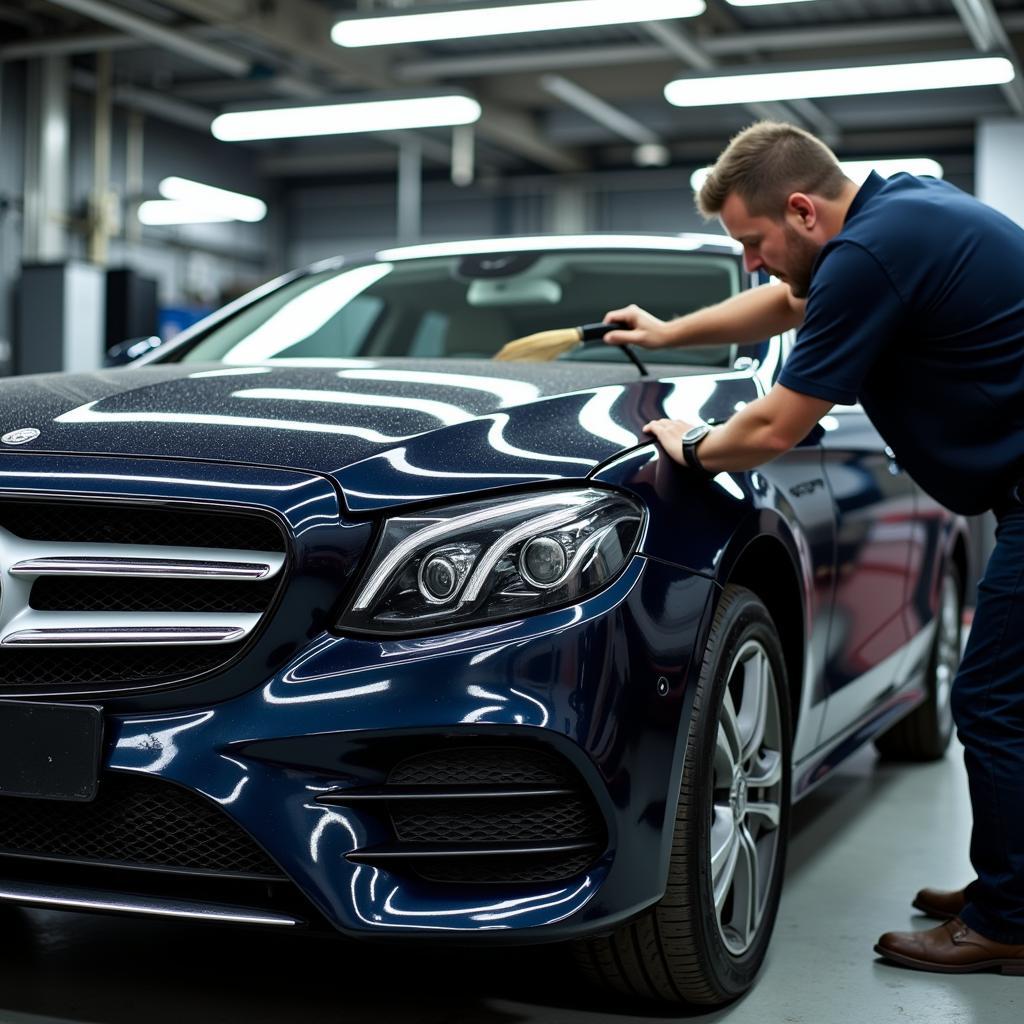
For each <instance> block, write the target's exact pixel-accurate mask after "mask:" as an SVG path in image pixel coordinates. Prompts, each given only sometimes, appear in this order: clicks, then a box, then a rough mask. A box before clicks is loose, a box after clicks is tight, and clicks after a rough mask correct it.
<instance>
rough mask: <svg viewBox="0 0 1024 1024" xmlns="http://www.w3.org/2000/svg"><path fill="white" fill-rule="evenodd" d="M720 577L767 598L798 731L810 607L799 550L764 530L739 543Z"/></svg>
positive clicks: (727, 582)
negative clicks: (780, 648) (798, 555)
mask: <svg viewBox="0 0 1024 1024" xmlns="http://www.w3.org/2000/svg"><path fill="white" fill-rule="evenodd" d="M731 554H732V557H731V558H729V559H728V564H727V566H726V567H725V571H724V572H723V573H722V575H721V577H720V582H721V583H722V585H723V586H724V585H726V584H729V583H732V584H735V585H737V586H741V587H746V588H747V589H748V590H751V591H753V592H754V593H755V594H757V596H758V597H759V598H760V599H761V600H762V601H763V602H764V604H765V607H766V608H767V609H768V611H769V613H770V614H771V616H772V620H773V621H774V622H775V628H776V629H777V630H778V633H779V641H780V643H781V644H782V651H783V656H784V657H785V659H786V675H787V677H788V682H789V697H790V709H791V710H790V713H791V715H792V719H793V721H792V725H793V730H794V733H795V731H796V726H797V720H798V718H799V713H800V707H801V703H800V700H801V696H802V691H803V678H804V665H805V661H806V630H805V614H804V609H805V607H806V603H805V597H804V586H803V583H802V582H801V573H800V572H799V570H798V568H797V563H796V562H795V561H794V558H795V554H794V553H793V552H792V551H791V550H790V549H789V547H788V546H787V544H786V543H785V542H784V541H783V540H782V539H781V538H780V537H779V536H778V535H776V534H772V533H760V534H758V535H756V536H754V537H751V538H749V539H746V540H745V541H744V542H741V543H740V544H738V545H736V546H735V548H734V549H733V550H732V552H731Z"/></svg>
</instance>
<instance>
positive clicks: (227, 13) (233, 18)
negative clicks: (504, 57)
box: [75, 0, 586, 171]
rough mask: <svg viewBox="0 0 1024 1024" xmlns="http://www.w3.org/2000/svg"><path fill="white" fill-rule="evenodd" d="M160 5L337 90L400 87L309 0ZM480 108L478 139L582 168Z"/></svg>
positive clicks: (521, 119)
mask: <svg viewBox="0 0 1024 1024" xmlns="http://www.w3.org/2000/svg"><path fill="white" fill-rule="evenodd" d="M75 2H81V0H75ZM92 2H94V0H92ZM163 2H164V3H167V4H168V5H169V6H171V7H173V8H175V9H177V10H179V11H182V12H184V13H187V14H190V15H192V16H193V17H196V18H199V19H200V20H202V21H205V22H208V23H211V24H222V25H228V24H230V27H231V29H232V31H234V32H236V33H241V34H244V35H247V36H250V37H252V38H254V39H258V40H259V41H260V42H261V43H264V44H267V45H269V46H272V47H273V48H275V49H276V50H278V51H284V52H285V53H287V54H289V55H291V56H294V57H300V58H302V59H303V60H306V61H308V62H309V63H310V64H311V65H312V66H313V67H316V68H319V69H321V71H323V72H326V73H327V74H328V75H329V76H330V77H331V78H333V79H334V81H335V83H336V84H338V85H341V86H347V87H351V86H352V85H353V84H359V85H362V86H366V87H369V88H376V89H400V88H401V87H402V82H401V81H399V80H398V79H397V78H395V76H394V75H393V74H392V72H391V69H390V67H389V66H388V65H387V64H385V63H384V61H383V59H382V57H380V56H379V55H378V54H371V53H359V54H355V53H353V52H352V51H351V50H344V49H342V48H341V47H339V46H336V45H335V44H334V43H332V42H331V38H330V31H331V27H332V25H333V23H334V15H333V14H332V12H331V10H330V9H329V8H328V7H326V6H324V5H322V4H319V3H316V2H314V0H267V2H264V3H262V4H260V5H259V6H256V7H253V6H252V5H251V4H248V3H245V2H244V0H163ZM243 15H244V16H243ZM482 103H483V108H484V114H483V117H482V118H481V120H480V123H479V124H478V125H477V126H476V127H477V131H478V132H479V134H480V135H481V136H482V137H483V138H487V139H490V140H491V141H493V142H496V143H498V144H499V145H500V146H502V148H505V149H508V150H510V151H511V152H513V153H516V154H518V155H522V156H525V157H527V158H529V159H530V160H533V161H534V162H536V163H539V164H541V165H542V166H545V167H548V168H549V169H551V170H555V171H579V170H582V169H584V168H585V167H586V161H585V160H584V159H583V157H582V156H581V155H579V154H577V153H574V152H572V151H570V150H567V149H564V148H562V147H560V146H556V145H554V144H553V143H551V142H549V141H548V140H547V139H545V138H544V136H543V135H542V134H541V132H540V130H539V129H538V128H537V126H536V125H535V124H534V123H533V120H532V119H531V118H530V117H528V116H527V115H526V114H525V113H522V112H521V111H518V110H515V109H514V108H510V107H508V106H506V105H504V104H502V103H498V102H486V101H482Z"/></svg>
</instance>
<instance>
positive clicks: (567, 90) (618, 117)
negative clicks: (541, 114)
mask: <svg viewBox="0 0 1024 1024" xmlns="http://www.w3.org/2000/svg"><path fill="white" fill-rule="evenodd" d="M540 84H541V86H543V88H544V89H545V90H547V92H549V93H551V95H552V96H557V97H558V98H559V99H560V100H562V102H563V103H567V104H569V106H571V107H573V108H575V109H576V110H578V111H579V112H580V113H581V114H585V115H586V116H587V117H589V118H590V119H591V120H593V121H596V122H597V123H598V124H601V125H604V127H605V128H607V129H608V130H609V131H612V132H614V133H615V134H616V135H621V136H622V137H623V138H624V139H628V140H629V141H630V142H634V143H636V144H637V145H638V146H641V145H644V144H659V143H660V142H661V137H660V136H659V135H658V133H657V132H655V131H652V130H651V129H650V128H648V127H647V125H645V124H644V123H643V122H642V121H638V120H637V119H636V118H635V117H631V116H630V115H629V114H627V113H626V112H625V111H622V110H619V108H618V107H615V106H613V105H612V104H611V103H608V102H607V101H605V100H603V99H601V97H600V96H595V95H594V94H593V93H592V92H590V90H589V89H584V88H583V86H581V85H577V84H576V83H575V82H571V81H569V79H568V78H563V77H562V76H561V75H542V76H541V80H540Z"/></svg>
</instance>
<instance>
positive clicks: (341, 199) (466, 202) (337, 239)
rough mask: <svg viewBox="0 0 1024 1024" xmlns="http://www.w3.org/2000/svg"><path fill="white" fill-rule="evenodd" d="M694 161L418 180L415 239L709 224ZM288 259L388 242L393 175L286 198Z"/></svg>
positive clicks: (703, 227) (392, 239)
mask: <svg viewBox="0 0 1024 1024" xmlns="http://www.w3.org/2000/svg"><path fill="white" fill-rule="evenodd" d="M692 170H693V168H692V167H688V168H678V169H677V168H672V169H669V170H658V171H644V172H639V173H638V172H633V171H626V172H606V173H605V174H602V175H600V176H598V175H581V176H578V177H559V178H553V177H551V178H518V179H512V180H509V181H504V182H495V183H488V182H487V181H483V182H481V183H479V184H477V185H475V186H472V187H470V188H456V187H455V186H454V185H451V184H449V183H447V182H429V181H428V182H427V183H425V184H424V186H423V224H422V233H421V238H420V239H419V240H420V241H423V242H434V241H441V240H444V239H457V238H479V237H491V236H494V235H505V234H511V235H524V234H535V233H546V232H566V231H568V232H572V231H617V232H624V233H630V232H635V231H705V232H706V231H710V232H715V233H720V231H721V229H720V228H719V226H718V225H717V224H706V223H705V222H704V221H703V219H702V218H701V217H700V216H699V215H698V214H697V212H696V210H695V209H694V208H693V198H692V195H691V193H690V187H689V178H690V173H691V171H692ZM285 209H286V211H287V214H286V221H287V236H286V238H287V241H286V250H287V253H288V259H289V263H290V264H291V265H294V266H299V265H302V264H305V263H310V262H312V261H314V260H318V259H324V258H326V257H328V256H335V255H339V254H346V253H357V252H362V251H365V250H369V249H375V248H380V247H383V246H390V245H394V244H395V243H396V241H397V237H396V234H397V192H396V188H395V186H394V185H390V184H388V185H370V186H360V187H356V186H343V185H336V186H332V185H310V186H305V187H299V188H292V189H291V190H290V191H289V192H288V193H287V196H286V199H285Z"/></svg>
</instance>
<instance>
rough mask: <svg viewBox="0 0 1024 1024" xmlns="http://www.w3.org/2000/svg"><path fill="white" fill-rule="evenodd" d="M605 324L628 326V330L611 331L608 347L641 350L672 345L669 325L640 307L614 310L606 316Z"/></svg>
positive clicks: (606, 340)
mask: <svg viewBox="0 0 1024 1024" xmlns="http://www.w3.org/2000/svg"><path fill="white" fill-rule="evenodd" d="M604 322H605V323H620V324H626V325H627V328H628V329H627V330H621V331H609V332H608V333H607V334H606V335H605V336H604V340H605V343H606V344H608V345H639V346H640V347H641V348H666V347H667V346H669V345H671V344H672V339H671V336H670V332H669V328H668V324H666V323H665V321H664V320H659V319H658V318H657V317H656V316H652V315H651V314H650V313H648V312H647V310H645V309H641V308H640V307H639V306H626V307H625V309H613V310H611V311H610V312H608V313H605V315H604Z"/></svg>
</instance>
